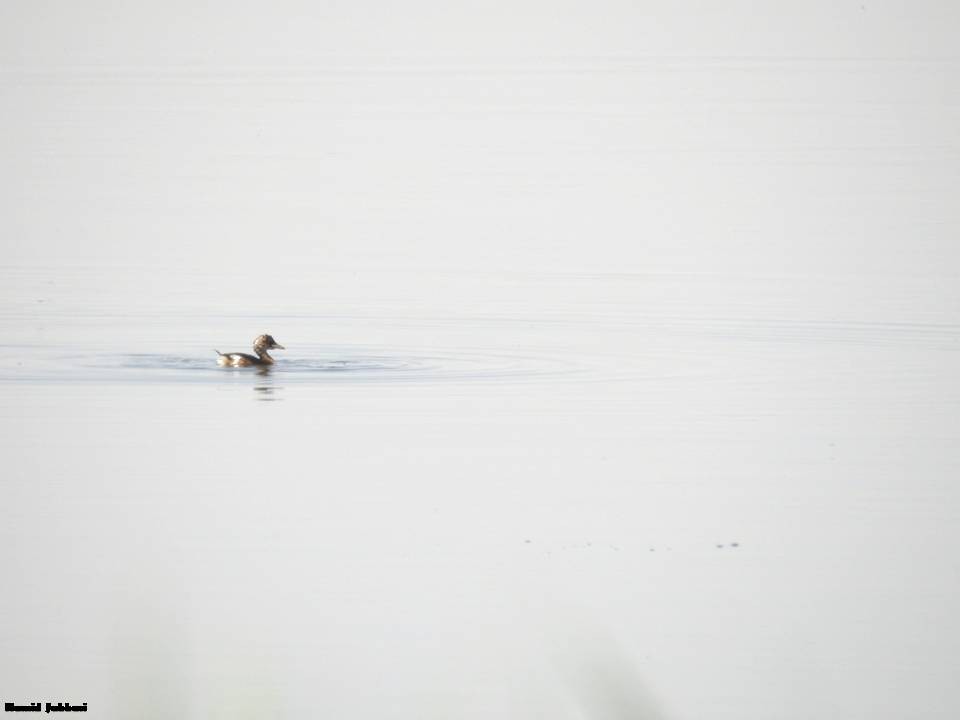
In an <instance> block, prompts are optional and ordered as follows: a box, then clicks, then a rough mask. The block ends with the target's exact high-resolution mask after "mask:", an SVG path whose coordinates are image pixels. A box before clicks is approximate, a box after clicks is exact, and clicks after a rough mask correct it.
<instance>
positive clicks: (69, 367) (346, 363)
mask: <svg viewBox="0 0 960 720" xmlns="http://www.w3.org/2000/svg"><path fill="white" fill-rule="evenodd" d="M583 370H584V368H583V367H582V366H580V365H578V364H577V363H575V362H573V361H568V360H563V359H560V358H556V357H546V356H530V355H498V354H491V353H479V352H478V353H468V352H465V351H460V352H452V351H451V352H428V353H422V352H420V353H418V352H410V351H402V350H395V351H387V350H383V349H380V350H376V351H371V350H370V349H363V348H340V349H337V350H330V349H327V350H326V351H325V352H323V353H322V354H318V355H316V356H314V357H297V356H294V357H284V358H278V359H277V361H276V363H275V364H274V365H272V366H267V367H252V368H224V367H219V366H218V365H217V364H216V361H215V358H214V357H203V358H201V357H180V356H176V355H171V354H160V353H133V354H105V353H95V354H90V355H73V356H70V357H64V356H60V357H50V358H48V359H47V361H46V362H44V363H41V364H39V365H34V367H33V368H32V369H31V371H30V375H31V376H33V377H34V378H35V379H47V380H67V381H69V380H100V381H121V382H123V381H129V382H194V383H220V382H223V381H232V380H237V379H240V378H245V377H248V378H251V379H256V378H262V377H269V378H270V379H271V382H272V383H274V384H277V383H282V384H317V383H346V382H350V383H438V382H529V381H535V380H538V379H546V378H557V377H561V376H566V375H572V374H578V373H581V372H583Z"/></svg>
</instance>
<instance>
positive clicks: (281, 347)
mask: <svg viewBox="0 0 960 720" xmlns="http://www.w3.org/2000/svg"><path fill="white" fill-rule="evenodd" d="M273 346H274V347H275V348H280V349H281V350H286V348H285V347H284V346H283V345H281V344H280V343H278V342H275V343H274V344H273Z"/></svg>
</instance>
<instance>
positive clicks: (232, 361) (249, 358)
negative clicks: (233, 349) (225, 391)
mask: <svg viewBox="0 0 960 720" xmlns="http://www.w3.org/2000/svg"><path fill="white" fill-rule="evenodd" d="M273 348H280V349H281V350H286V348H285V347H284V346H283V345H281V344H280V343H278V342H277V341H276V340H274V339H273V336H272V335H261V336H259V337H258V338H257V339H256V340H254V341H253V351H254V352H255V353H256V354H257V356H256V357H254V356H253V355H247V354H246V353H222V352H220V351H219V350H215V351H214V352H216V353H217V355H219V357H218V358H217V365H221V366H223V367H250V366H252V365H256V366H264V365H273V358H272V357H270V354H269V353H268V352H267V350H272V349H273Z"/></svg>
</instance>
